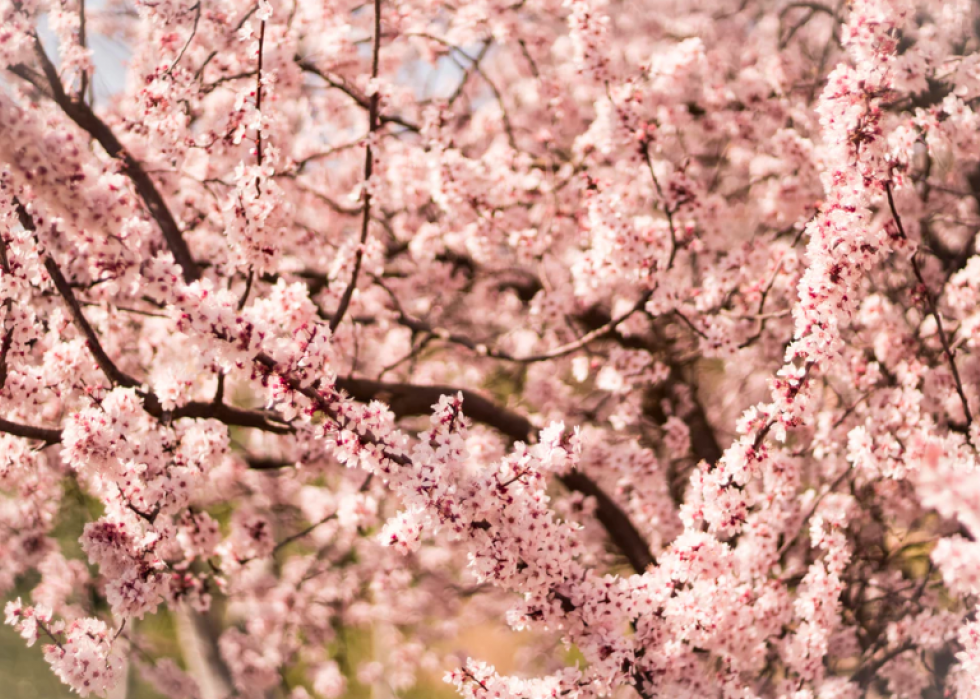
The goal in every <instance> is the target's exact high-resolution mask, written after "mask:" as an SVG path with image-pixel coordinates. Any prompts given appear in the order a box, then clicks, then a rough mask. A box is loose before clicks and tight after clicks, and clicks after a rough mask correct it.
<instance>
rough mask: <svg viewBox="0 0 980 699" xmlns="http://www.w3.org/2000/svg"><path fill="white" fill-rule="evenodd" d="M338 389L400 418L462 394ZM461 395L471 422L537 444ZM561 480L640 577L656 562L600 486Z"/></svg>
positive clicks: (381, 387) (406, 387)
mask: <svg viewBox="0 0 980 699" xmlns="http://www.w3.org/2000/svg"><path fill="white" fill-rule="evenodd" d="M337 388H339V389H341V390H343V391H345V392H346V393H348V394H349V395H350V396H351V398H353V399H354V400H356V401H360V402H366V401H371V400H383V401H385V402H386V403H388V405H389V407H390V408H391V410H392V412H393V413H395V415H396V416H398V417H405V416H410V415H427V414H429V413H430V412H431V410H432V405H434V404H435V403H438V402H439V398H440V397H441V396H443V395H456V394H457V393H459V392H460V389H458V388H452V387H450V386H417V385H412V384H395V383H383V382H380V381H369V380H367V379H338V380H337ZM462 394H463V412H464V413H465V414H466V415H467V416H468V417H469V418H471V419H472V420H475V421H476V422H479V423H481V424H484V425H487V426H489V427H493V428H494V429H496V430H498V431H500V432H501V433H503V434H505V435H507V436H508V437H510V438H511V439H512V440H514V441H520V442H525V443H528V442H531V441H533V440H534V437H535V434H536V429H535V427H534V425H532V424H531V422H530V420H528V419H527V418H526V417H524V416H522V415H518V414H517V413H514V412H511V411H509V410H507V409H506V408H502V407H500V406H498V405H496V404H495V403H493V402H491V401H489V400H487V399H486V398H484V397H483V396H481V395H480V394H478V393H474V392H472V391H467V390H463V391H462ZM559 479H560V480H561V482H562V483H563V484H564V485H565V487H566V488H568V489H569V490H574V491H576V492H579V493H582V494H583V495H586V496H590V497H594V498H595V500H596V517H597V518H598V520H599V522H600V523H601V524H602V526H603V527H604V528H605V529H606V532H607V533H608V534H609V538H610V539H611V540H612V542H613V544H615V545H616V546H617V547H618V548H619V550H620V551H622V553H623V555H624V556H626V558H627V560H628V561H629V562H630V565H631V566H632V567H633V569H634V570H635V571H636V572H638V573H642V572H643V571H644V570H646V569H647V567H648V566H650V565H651V564H653V563H654V562H655V561H654V558H653V556H652V555H651V553H650V547H649V546H648V545H647V542H646V540H645V539H644V538H643V535H642V534H640V532H639V531H638V530H637V529H636V527H635V526H634V525H633V522H632V521H630V518H629V516H628V515H627V514H626V513H625V512H623V510H622V508H620V507H619V505H617V504H616V503H615V502H614V501H613V499H612V498H610V497H609V496H608V495H607V494H606V493H605V492H604V491H603V490H602V488H600V487H599V485H598V484H597V483H596V482H595V481H593V480H592V479H591V478H589V477H588V476H587V475H585V474H584V473H581V472H579V471H572V472H570V473H568V474H565V475H563V476H560V477H559Z"/></svg>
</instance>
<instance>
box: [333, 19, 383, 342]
mask: <svg viewBox="0 0 980 699" xmlns="http://www.w3.org/2000/svg"><path fill="white" fill-rule="evenodd" d="M380 58H381V0H374V49H373V55H372V57H371V86H372V90H373V92H372V93H371V103H370V106H369V109H368V119H369V122H368V138H367V148H366V149H365V155H364V212H363V214H362V218H361V237H360V242H359V244H358V246H357V252H356V253H355V255H354V270H353V272H352V273H351V280H350V283H349V284H348V285H347V288H346V289H345V290H344V294H343V296H341V297H340V305H339V306H338V307H337V311H336V313H334V316H333V318H331V319H330V332H335V331H336V330H337V327H338V326H339V325H340V322H341V321H342V320H343V319H344V314H346V313H347V308H348V306H350V302H351V298H353V296H354V290H355V289H356V288H357V278H358V276H359V275H360V273H361V264H362V262H363V260H364V245H365V243H366V242H367V236H368V229H369V228H370V223H371V175H372V174H373V172H374V153H373V151H372V147H371V146H372V144H373V140H374V134H375V132H376V131H377V130H378V126H379V122H378V108H379V107H380V105H381V92H380V90H379V88H378V85H377V79H378V66H379V64H380Z"/></svg>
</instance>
